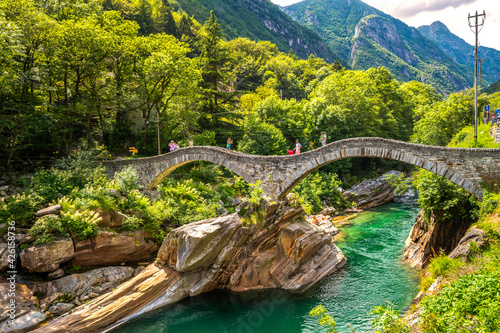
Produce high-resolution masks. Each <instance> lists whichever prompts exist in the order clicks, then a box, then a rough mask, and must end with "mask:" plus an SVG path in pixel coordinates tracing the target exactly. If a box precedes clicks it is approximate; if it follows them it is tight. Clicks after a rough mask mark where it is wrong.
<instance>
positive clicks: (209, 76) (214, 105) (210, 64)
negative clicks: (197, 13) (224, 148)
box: [197, 11, 238, 129]
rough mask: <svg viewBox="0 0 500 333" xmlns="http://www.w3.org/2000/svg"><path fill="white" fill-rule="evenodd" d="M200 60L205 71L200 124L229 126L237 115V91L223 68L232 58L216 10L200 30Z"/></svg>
mask: <svg viewBox="0 0 500 333" xmlns="http://www.w3.org/2000/svg"><path fill="white" fill-rule="evenodd" d="M198 38H199V41H198V43H197V46H198V48H199V50H200V52H201V57H200V58H199V59H198V60H199V63H200V67H201V71H202V80H201V81H200V88H201V93H202V98H201V100H200V107H201V111H202V116H201V117H200V119H199V124H200V126H201V127H202V128H205V129H216V128H219V129H228V128H232V127H233V126H234V124H235V119H236V118H237V117H238V116H237V115H236V114H235V113H233V111H234V110H235V103H236V93H235V92H234V91H233V90H234V89H233V87H232V86H231V82H230V81H229V77H228V75H227V72H225V71H224V70H223V69H224V67H225V66H227V64H228V63H229V62H230V61H231V58H230V54H229V51H228V49H227V47H226V46H225V44H224V42H223V41H222V39H221V38H222V28H221V26H220V24H219V23H218V22H217V18H216V17H215V14H214V12H213V11H211V12H210V18H209V19H208V20H207V21H206V22H205V25H204V26H203V28H202V29H201V30H200V31H199V33H198Z"/></svg>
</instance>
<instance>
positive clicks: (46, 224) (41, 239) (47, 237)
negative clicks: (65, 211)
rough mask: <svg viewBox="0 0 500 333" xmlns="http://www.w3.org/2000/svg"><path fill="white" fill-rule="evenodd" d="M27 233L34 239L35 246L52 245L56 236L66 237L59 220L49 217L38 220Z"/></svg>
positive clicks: (55, 217)
mask: <svg viewBox="0 0 500 333" xmlns="http://www.w3.org/2000/svg"><path fill="white" fill-rule="evenodd" d="M29 232H30V234H31V235H32V236H33V237H35V239H36V240H35V244H46V243H52V242H53V241H54V240H55V239H56V238H57V236H58V235H62V236H68V233H67V232H66V229H65V227H64V226H63V223H62V222H61V219H60V218H59V217H57V216H51V215H47V216H43V217H42V218H40V219H38V220H37V221H36V222H35V224H34V225H33V227H31V229H30V231H29Z"/></svg>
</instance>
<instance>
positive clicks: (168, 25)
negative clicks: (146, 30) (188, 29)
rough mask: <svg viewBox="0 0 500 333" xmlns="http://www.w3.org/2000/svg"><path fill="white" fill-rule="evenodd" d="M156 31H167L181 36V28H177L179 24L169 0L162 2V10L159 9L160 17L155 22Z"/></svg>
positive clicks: (178, 36) (177, 36) (175, 35)
mask: <svg viewBox="0 0 500 333" xmlns="http://www.w3.org/2000/svg"><path fill="white" fill-rule="evenodd" d="M155 27H156V32H157V33H162V32H164V33H166V34H168V35H172V36H174V37H176V38H180V37H181V36H180V35H179V30H178V29H177V25H176V24H175V20H174V16H173V15H172V11H171V10H170V5H169V4H168V2H166V3H165V2H164V3H162V5H161V7H160V10H159V11H158V17H157V18H156V22H155Z"/></svg>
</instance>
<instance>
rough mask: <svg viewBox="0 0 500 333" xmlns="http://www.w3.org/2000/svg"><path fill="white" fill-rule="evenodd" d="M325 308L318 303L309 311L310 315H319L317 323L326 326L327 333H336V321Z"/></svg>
mask: <svg viewBox="0 0 500 333" xmlns="http://www.w3.org/2000/svg"><path fill="white" fill-rule="evenodd" d="M326 312H327V310H326V308H325V307H324V306H323V305H318V306H317V307H315V308H314V309H312V310H311V311H310V312H309V315H310V316H311V317H319V318H318V324H319V325H320V326H321V327H326V328H327V330H326V332H327V333H338V331H337V323H336V322H335V320H333V318H332V316H330V315H328V314H327V313H326Z"/></svg>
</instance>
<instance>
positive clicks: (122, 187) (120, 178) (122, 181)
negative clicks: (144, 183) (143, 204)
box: [114, 165, 139, 195]
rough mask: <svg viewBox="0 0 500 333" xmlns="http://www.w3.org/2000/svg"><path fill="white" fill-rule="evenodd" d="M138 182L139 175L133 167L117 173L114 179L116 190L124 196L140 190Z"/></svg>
mask: <svg viewBox="0 0 500 333" xmlns="http://www.w3.org/2000/svg"><path fill="white" fill-rule="evenodd" d="M138 180H139V174H138V173H137V170H136V169H135V168H134V167H133V166H132V165H129V166H127V167H126V168H123V169H122V170H120V171H119V172H117V173H115V178H114V181H115V186H116V189H117V190H118V191H119V192H120V193H121V194H123V195H127V193H129V192H130V191H133V190H137V189H139V184H138V182H137V181H138Z"/></svg>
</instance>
